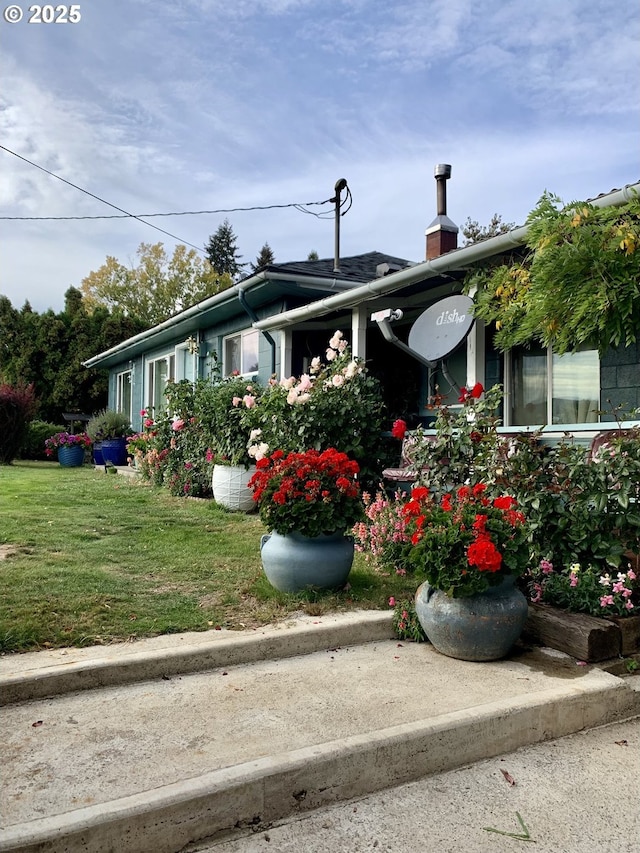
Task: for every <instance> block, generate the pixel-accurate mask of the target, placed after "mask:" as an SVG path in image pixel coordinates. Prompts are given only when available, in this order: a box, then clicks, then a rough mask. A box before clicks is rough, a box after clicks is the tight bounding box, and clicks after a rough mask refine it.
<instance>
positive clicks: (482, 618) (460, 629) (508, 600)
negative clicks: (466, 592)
mask: <svg viewBox="0 0 640 853" xmlns="http://www.w3.org/2000/svg"><path fill="white" fill-rule="evenodd" d="M415 603H416V614H417V616H418V620H419V622H420V624H421V625H422V627H423V629H424V632H425V634H426V635H427V637H428V638H429V640H430V641H431V642H432V643H433V645H434V646H435V648H436V649H437V650H438V651H439V652H442V654H443V655H448V657H452V658H458V659H459V660H470V661H483V660H498V659H499V658H503V657H504V656H505V655H506V654H507V653H508V652H509V650H510V649H511V647H512V646H513V644H514V643H515V642H516V640H517V639H518V637H519V636H520V634H521V633H522V629H523V628H524V623H525V622H526V621H527V614H528V606H527V600H526V598H525V597H524V595H523V594H522V593H521V592H520V590H519V589H517V588H516V586H515V578H514V577H512V576H507V577H506V578H505V579H504V580H503V581H502V583H501V584H498V586H493V587H490V588H489V589H488V590H487V591H486V592H482V593H479V594H478V595H470V596H468V597H466V598H449V596H448V595H446V593H444V592H442V591H441V590H439V589H433V587H430V586H429V584H428V583H423V584H422V585H421V586H419V587H418V590H417V592H416V602H415Z"/></svg>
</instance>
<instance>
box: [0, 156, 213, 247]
mask: <svg viewBox="0 0 640 853" xmlns="http://www.w3.org/2000/svg"><path fill="white" fill-rule="evenodd" d="M0 149H2V150H3V151H6V152H7V153H8V154H13V156H14V157H17V158H18V159H19V160H23V161H24V162H25V163H28V164H29V165H30V166H35V168H36V169H40V171H41V172H46V174H47V175H51V177H52V178H57V180H59V181H62V183H63V184H67V185H68V186H70V187H73V188H74V189H75V190H79V191H80V192H81V193H84V194H85V195H88V196H91V198H95V199H96V200H97V201H100V202H102V204H106V205H108V206H109V207H112V208H113V209H114V210H118V211H119V212H120V213H124V214H125V215H126V216H127V217H131V218H132V219H137V220H138V222H142V224H143V225H148V226H149V228H154V229H155V230H156V231H160V233H161V234H166V235H167V237H171V239H172V240H177V241H178V242H179V243H184V244H185V245H187V246H191V248H192V249H195V250H196V251H197V252H201V253H202V254H204V251H203V250H202V248H201V247H200V246H194V245H193V243H189V242H188V241H187V240H182V239H181V238H180V237H177V236H176V235H175V234H171V233H170V232H169V231H165V230H164V229H163V228H158V226H157V225H154V224H153V223H152V222H145V220H144V219H141V218H140V217H139V216H136V215H135V214H133V213H129V211H128V210H124V209H123V208H122V207H118V205H117V204H111V202H110V201H106V200H105V199H104V198H100V196H98V195H95V193H92V192H89V190H85V189H83V188H82V187H79V186H78V185H77V184H73V183H71V181H67V180H66V178H61V177H60V175H56V174H54V173H53V172H50V171H49V170H48V169H45V168H44V166H40V165H38V163H34V162H33V161H32V160H28V159H27V158H26V157H23V156H22V155H21V154H16V152H15V151H12V150H11V149H10V148H6V147H5V146H4V145H0Z"/></svg>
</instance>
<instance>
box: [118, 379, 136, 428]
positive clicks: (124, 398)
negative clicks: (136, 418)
mask: <svg viewBox="0 0 640 853" xmlns="http://www.w3.org/2000/svg"><path fill="white" fill-rule="evenodd" d="M131 385H132V373H131V371H130V370H125V371H124V372H123V373H118V374H117V376H116V411H117V412H122V413H123V414H125V415H126V416H127V417H128V418H129V420H131V417H132V414H133V412H132V409H131V402H132V400H131V397H132V395H131Z"/></svg>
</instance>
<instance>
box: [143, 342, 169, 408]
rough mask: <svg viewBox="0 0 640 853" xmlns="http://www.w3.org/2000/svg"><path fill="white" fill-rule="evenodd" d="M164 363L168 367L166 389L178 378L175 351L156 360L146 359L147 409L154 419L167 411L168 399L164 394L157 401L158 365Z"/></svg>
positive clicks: (155, 358)
mask: <svg viewBox="0 0 640 853" xmlns="http://www.w3.org/2000/svg"><path fill="white" fill-rule="evenodd" d="M160 362H164V363H165V364H166V366H167V375H166V379H165V383H164V388H166V387H167V385H168V383H169V382H172V381H175V376H176V354H175V350H173V351H172V352H168V353H165V354H164V355H158V356H155V357H154V358H146V359H145V408H147V409H149V410H150V411H152V412H153V415H154V417H157V416H158V415H159V414H161V413H162V412H163V411H164V410H165V409H166V404H167V397H166V394H165V393H164V391H163V393H162V399H161V400H156V399H155V396H156V384H157V378H156V365H158V364H159V363H160Z"/></svg>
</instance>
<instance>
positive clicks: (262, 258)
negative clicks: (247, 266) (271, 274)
mask: <svg viewBox="0 0 640 853" xmlns="http://www.w3.org/2000/svg"><path fill="white" fill-rule="evenodd" d="M274 261H275V256H274V254H273V250H272V248H271V246H270V245H269V244H268V243H265V244H264V246H263V247H262V248H261V249H260V254H259V255H258V257H257V258H256V261H255V263H254V264H251V270H252V272H257V271H258V270H261V269H262V268H263V267H269V266H271V264H272V263H273V262H274Z"/></svg>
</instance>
